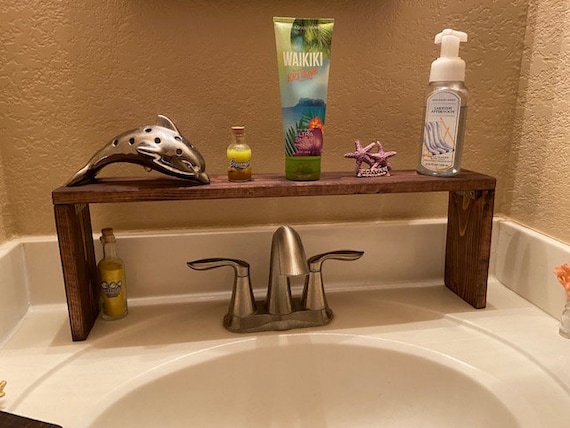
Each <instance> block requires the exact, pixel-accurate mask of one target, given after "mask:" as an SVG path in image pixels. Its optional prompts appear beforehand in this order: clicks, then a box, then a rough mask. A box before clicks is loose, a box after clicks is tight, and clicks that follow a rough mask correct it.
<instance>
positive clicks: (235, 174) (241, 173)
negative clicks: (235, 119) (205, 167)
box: [226, 126, 251, 182]
mask: <svg viewBox="0 0 570 428" xmlns="http://www.w3.org/2000/svg"><path fill="white" fill-rule="evenodd" d="M232 138H233V141H232V143H231V144H230V145H229V146H228V148H227V150H226V155H227V158H228V180H229V181H235V182H240V181H249V180H251V148H250V147H249V146H248V145H247V143H246V142H245V127H244V126H232Z"/></svg>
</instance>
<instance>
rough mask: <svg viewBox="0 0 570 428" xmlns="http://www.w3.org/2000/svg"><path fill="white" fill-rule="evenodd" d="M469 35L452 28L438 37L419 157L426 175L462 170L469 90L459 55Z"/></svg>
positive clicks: (420, 170) (436, 38)
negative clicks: (439, 50) (439, 48)
mask: <svg viewBox="0 0 570 428" xmlns="http://www.w3.org/2000/svg"><path fill="white" fill-rule="evenodd" d="M466 41H467V34H466V33H463V32H461V31H455V30H451V29H446V30H443V31H442V32H441V33H439V34H438V35H436V36H435V43H436V44H441V54H440V57H439V58H438V59H436V60H435V61H434V62H433V63H432V65H431V72H430V78H429V86H428V89H427V91H426V97H425V107H424V123H423V132H422V137H421V149H420V159H419V162H418V167H417V171H418V172H419V173H421V174H425V175H434V176H443V177H446V176H453V175H456V174H458V173H459V171H460V169H461V157H462V155H463V138H464V135H465V121H466V118H467V97H468V90H467V87H466V86H465V84H464V81H465V61H463V60H462V59H461V58H460V57H459V56H458V55H459V44H460V42H466Z"/></svg>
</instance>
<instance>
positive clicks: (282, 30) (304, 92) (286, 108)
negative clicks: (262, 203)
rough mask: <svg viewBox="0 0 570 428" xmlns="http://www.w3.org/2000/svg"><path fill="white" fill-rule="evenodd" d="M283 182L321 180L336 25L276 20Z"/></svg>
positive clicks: (331, 21) (327, 21) (328, 21)
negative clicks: (332, 46) (283, 153)
mask: <svg viewBox="0 0 570 428" xmlns="http://www.w3.org/2000/svg"><path fill="white" fill-rule="evenodd" d="M273 23H274V28H275V44H276V48H277V65H278V69H279V88H280V93H281V116H282V123H283V142H284V147H285V178H287V179H288V180H296V181H309V180H318V179H319V178H320V174H321V153H322V148H323V140H324V125H325V114H326V109H327V104H326V103H327V91H328V80H329V66H330V54H331V42H332V32H333V26H334V19H328V18H318V19H306V18H273Z"/></svg>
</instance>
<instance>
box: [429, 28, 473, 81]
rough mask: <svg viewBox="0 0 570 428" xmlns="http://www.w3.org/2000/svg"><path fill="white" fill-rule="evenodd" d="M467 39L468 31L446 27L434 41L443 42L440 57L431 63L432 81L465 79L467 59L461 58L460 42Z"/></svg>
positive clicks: (430, 76)
mask: <svg viewBox="0 0 570 428" xmlns="http://www.w3.org/2000/svg"><path fill="white" fill-rule="evenodd" d="M466 41H467V33H463V32H461V31H455V30H451V29H449V28H448V29H445V30H443V31H442V32H441V33H439V34H438V35H437V36H435V40H434V42H435V43H436V44H439V43H441V53H440V57H439V58H438V59H436V60H435V61H434V62H432V63H431V72H430V75H429V81H430V82H463V81H465V61H463V60H462V59H461V58H459V43H460V42H466Z"/></svg>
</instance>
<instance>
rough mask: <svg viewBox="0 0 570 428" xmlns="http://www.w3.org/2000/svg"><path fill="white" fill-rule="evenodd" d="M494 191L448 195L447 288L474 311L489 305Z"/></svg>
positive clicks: (462, 192) (451, 193)
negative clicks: (488, 288) (488, 289)
mask: <svg viewBox="0 0 570 428" xmlns="http://www.w3.org/2000/svg"><path fill="white" fill-rule="evenodd" d="M494 202H495V191H494V190H478V191H467V192H464V191H461V192H449V208H448V218H447V238H446V249H445V285H446V286H447V288H449V289H450V290H452V291H453V292H454V293H455V294H457V295H458V296H459V297H461V298H462V299H463V300H465V301H466V302H467V303H469V304H470V305H471V306H473V307H474V308H477V309H480V308H484V307H485V305H486V303H487V277H488V275H489V259H490V257H491V231H492V227H493V206H494Z"/></svg>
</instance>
